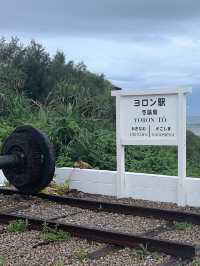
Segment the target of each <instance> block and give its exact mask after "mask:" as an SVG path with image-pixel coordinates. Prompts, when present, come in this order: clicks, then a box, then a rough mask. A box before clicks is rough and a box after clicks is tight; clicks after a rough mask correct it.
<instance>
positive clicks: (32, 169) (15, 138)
mask: <svg viewBox="0 0 200 266" xmlns="http://www.w3.org/2000/svg"><path fill="white" fill-rule="evenodd" d="M8 154H17V155H20V156H21V157H22V158H23V164H22V165H19V166H17V167H13V168H7V169H3V173H4V175H5V177H6V178H7V179H8V181H9V182H10V183H11V184H12V185H14V186H15V187H16V188H17V189H18V190H20V191H21V192H22V193H24V194H35V193H37V192H39V191H40V190H42V189H43V188H45V187H46V186H47V185H48V184H49V183H50V182H51V181H52V179H53V176H54V172H55V159H54V154H53V149H52V146H51V144H50V141H49V139H48V137H47V136H46V135H45V134H44V133H42V132H41V131H40V130H38V129H35V128H33V127H32V126H21V127H18V128H16V129H15V130H14V132H13V133H12V134H11V135H10V136H9V137H8V138H7V139H6V141H5V143H4V144H3V148H2V155H8Z"/></svg>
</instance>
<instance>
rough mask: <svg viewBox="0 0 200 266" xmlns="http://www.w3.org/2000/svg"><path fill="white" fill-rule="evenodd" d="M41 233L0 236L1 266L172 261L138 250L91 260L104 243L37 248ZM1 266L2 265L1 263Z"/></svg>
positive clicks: (76, 242) (73, 242) (75, 242)
mask: <svg viewBox="0 0 200 266" xmlns="http://www.w3.org/2000/svg"><path fill="white" fill-rule="evenodd" d="M39 236H40V232H38V231H33V230H32V231H26V232H23V233H15V234H11V233H8V232H5V233H2V234H0V261H3V263H4V264H0V265H5V266H9V265H15V266H29V265H35V266H39V265H46V266H48V265H49V266H63V265H72V266H75V265H77V266H78V265H90V266H93V265H94V266H97V265H119V266H122V265H141V266H142V265H147V266H154V265H159V264H160V263H162V262H164V261H166V260H168V259H169V256H165V255H162V254H158V253H153V254H151V253H148V252H146V251H145V250H140V251H136V250H133V249H129V248H125V249H121V250H117V251H114V252H108V254H105V256H103V257H99V258H97V259H91V258H90V254H92V253H93V252H95V251H97V250H99V249H102V248H105V247H106V246H105V244H102V243H96V242H88V241H87V240H82V239H79V238H71V239H69V240H68V241H65V242H61V243H52V244H48V245H38V246H37V243H39V242H41V240H40V238H39ZM0 263H1V262H0Z"/></svg>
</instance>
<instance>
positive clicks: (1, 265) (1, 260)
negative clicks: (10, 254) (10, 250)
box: [0, 256, 6, 266]
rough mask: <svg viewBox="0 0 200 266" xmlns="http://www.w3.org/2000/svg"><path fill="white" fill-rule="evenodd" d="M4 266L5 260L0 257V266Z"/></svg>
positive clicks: (3, 257)
mask: <svg viewBox="0 0 200 266" xmlns="http://www.w3.org/2000/svg"><path fill="white" fill-rule="evenodd" d="M4 265H6V258H5V256H0V266H4Z"/></svg>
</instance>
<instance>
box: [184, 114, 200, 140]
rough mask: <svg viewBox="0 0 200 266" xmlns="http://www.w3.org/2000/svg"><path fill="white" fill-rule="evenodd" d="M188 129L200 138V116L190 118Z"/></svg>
mask: <svg viewBox="0 0 200 266" xmlns="http://www.w3.org/2000/svg"><path fill="white" fill-rule="evenodd" d="M187 129H189V130H191V131H192V132H193V133H194V134H195V135H197V136H200V116H190V117H188V119H187Z"/></svg>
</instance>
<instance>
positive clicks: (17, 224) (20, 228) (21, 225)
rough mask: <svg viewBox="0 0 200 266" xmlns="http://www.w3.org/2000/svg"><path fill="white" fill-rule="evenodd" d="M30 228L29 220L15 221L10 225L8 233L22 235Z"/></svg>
mask: <svg viewBox="0 0 200 266" xmlns="http://www.w3.org/2000/svg"><path fill="white" fill-rule="evenodd" d="M27 228H28V220H21V219H19V220H15V221H12V222H10V223H9V225H8V226H7V231H8V232H10V233H22V232H24V231H26V230H27Z"/></svg>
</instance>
